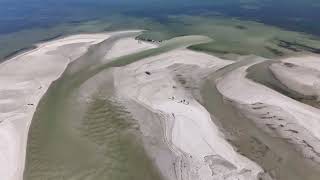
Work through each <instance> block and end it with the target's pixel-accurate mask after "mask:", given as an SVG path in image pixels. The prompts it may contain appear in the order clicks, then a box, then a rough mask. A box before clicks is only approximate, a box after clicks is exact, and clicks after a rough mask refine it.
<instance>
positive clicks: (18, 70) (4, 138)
mask: <svg viewBox="0 0 320 180" xmlns="http://www.w3.org/2000/svg"><path fill="white" fill-rule="evenodd" d="M117 33H121V32H112V33H100V34H79V35H72V36H68V37H64V38H59V39H57V40H53V41H50V42H45V43H41V44H37V48H36V49H34V50H31V51H28V52H25V53H23V54H20V55H18V56H15V57H13V58H12V59H8V60H7V61H5V62H3V63H1V64H0V84H1V87H0V120H1V123H0V134H1V137H0V144H1V148H0V162H1V163H0V167H1V168H0V169H1V170H0V177H1V178H2V179H7V180H20V179H22V174H23V169H24V160H25V153H26V152H25V150H26V145H27V137H28V135H27V134H28V129H29V126H30V123H31V119H32V117H33V114H34V112H35V110H36V107H37V105H38V102H39V101H40V98H41V97H42V96H43V94H44V93H45V92H46V91H47V89H48V88H49V86H50V84H51V83H52V82H53V81H54V80H56V79H57V78H59V76H60V75H61V74H62V73H63V72H64V70H65V68H66V67H67V65H68V64H69V63H70V62H72V61H73V60H75V59H77V58H78V57H80V56H81V55H82V54H84V53H85V52H86V51H87V49H88V48H89V47H90V46H91V45H93V44H97V43H100V42H102V41H103V40H105V39H107V38H109V37H110V36H112V35H113V34H117ZM124 41H125V43H126V45H128V46H130V45H131V47H133V48H131V49H129V52H130V53H132V52H137V51H139V50H142V49H145V48H147V47H149V46H150V45H149V44H147V43H140V44H139V45H138V46H136V44H138V43H136V42H135V41H132V40H131V39H125V40H124ZM115 48H117V46H116V47H115ZM135 48H138V49H135ZM127 49H128V48H127ZM124 53H126V52H124ZM112 57H113V58H114V57H116V56H115V55H112Z"/></svg>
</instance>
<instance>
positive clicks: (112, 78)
mask: <svg viewBox="0 0 320 180" xmlns="http://www.w3.org/2000/svg"><path fill="white" fill-rule="evenodd" d="M139 32H140V31H139V30H136V31H119V32H110V33H100V34H80V35H72V36H68V37H63V38H59V39H56V40H52V41H49V42H45V43H41V44H37V48H36V49H33V50H31V51H28V52H25V53H23V54H20V55H17V56H15V57H13V58H11V59H8V60H7V61H5V62H3V63H2V64H0V84H1V86H0V120H1V123H0V177H3V178H4V179H8V180H21V179H23V172H24V165H25V156H26V148H27V137H28V131H29V127H30V124H31V120H32V119H33V115H34V113H35V112H36V111H38V110H37V108H41V107H43V106H42V104H41V103H40V104H39V102H40V100H41V97H42V96H43V95H44V94H45V93H46V92H47V91H48V92H50V89H52V88H50V89H49V90H48V88H49V87H50V85H51V83H52V82H54V81H56V80H57V79H58V80H57V81H59V77H61V78H60V79H63V77H64V78H65V79H63V80H64V81H62V80H61V81H59V82H60V83H61V84H59V86H58V87H56V88H57V89H58V90H59V87H60V86H61V87H63V88H65V86H68V85H69V83H70V82H71V84H72V83H73V81H77V82H79V84H76V85H75V88H74V87H71V85H70V87H68V88H69V89H68V90H69V91H70V92H68V93H69V94H68V97H67V96H66V97H64V94H62V96H61V97H56V98H57V99H59V98H60V99H59V100H62V101H63V100H64V98H66V99H67V100H68V103H70V104H71V105H74V104H73V103H81V104H78V105H77V106H79V107H71V108H69V107H68V105H69V104H68V103H65V104H67V105H66V106H65V107H67V108H69V109H68V110H69V111H70V112H71V114H75V113H74V112H76V110H78V111H80V110H81V111H83V112H79V113H78V114H76V115H72V116H70V114H68V113H70V112H68V110H66V112H61V117H62V118H66V117H67V118H70V119H71V120H70V122H67V121H66V122H64V121H63V120H64V119H63V120H60V121H61V122H55V123H56V124H54V123H53V124H52V126H55V125H56V126H55V128H61V127H63V125H64V124H63V123H65V125H66V129H65V131H63V130H61V131H57V132H59V133H61V137H63V135H65V137H68V138H70V137H71V138H70V139H68V140H67V141H69V140H70V141H72V140H73V141H75V142H74V144H71V145H70V146H72V145H77V146H75V147H71V148H76V147H78V145H79V144H80V145H79V147H81V148H83V149H81V150H80V149H79V152H80V151H81V153H83V154H86V153H87V154H91V155H93V154H94V155H97V156H95V158H101V157H105V154H106V153H105V152H103V150H104V149H103V148H105V147H108V146H109V144H107V145H106V146H105V144H104V143H105V142H100V141H105V140H106V137H107V138H109V137H110V138H112V137H114V136H116V135H115V134H112V133H110V132H114V129H113V126H112V125H111V124H101V123H102V122H103V120H102V119H103V118H106V119H107V120H110V119H112V118H115V117H114V116H115V115H114V114H113V113H115V112H113V111H118V109H119V108H114V107H113V103H115V102H116V103H117V104H118V105H119V107H121V108H120V110H119V111H120V112H124V111H126V113H127V114H130V118H133V119H134V123H136V124H135V125H134V126H133V128H132V129H134V130H132V129H130V131H132V132H133V131H135V133H133V134H138V135H137V137H138V138H137V139H139V140H140V139H141V142H142V147H143V150H146V154H147V156H148V157H149V159H150V160H151V162H152V163H151V164H152V165H155V167H156V168H155V169H156V170H158V171H159V174H160V175H161V177H162V178H163V179H168V180H209V179H219V180H220V179H227V180H233V179H241V180H260V179H263V180H270V179H272V178H271V177H270V176H269V174H268V172H267V173H266V170H265V169H263V168H262V167H261V164H258V163H257V162H254V161H253V160H251V159H249V158H248V157H245V156H244V155H243V154H242V153H240V152H239V150H238V149H237V148H235V147H234V146H233V144H232V143H230V139H227V138H226V134H225V133H227V132H226V131H225V129H223V128H222V127H221V126H220V124H219V123H218V121H219V120H220V119H218V118H216V117H215V116H214V115H213V114H211V113H209V112H208V109H206V108H207V107H206V106H204V105H203V101H202V99H201V97H202V96H201V94H200V87H201V86H202V85H203V83H204V82H206V80H207V78H208V77H209V76H210V75H211V74H212V73H215V72H219V70H221V69H225V68H228V67H230V66H231V65H234V64H235V61H234V60H225V59H221V58H218V57H216V56H213V55H209V54H205V53H201V52H195V51H192V50H189V49H187V48H186V47H187V46H189V45H190V44H192V43H191V42H192V40H196V42H195V43H200V42H208V39H207V38H206V37H203V36H185V37H180V38H174V39H173V40H171V41H170V40H169V41H167V42H165V43H163V44H154V43H149V42H144V41H141V40H137V39H136V38H135V37H134V36H135V35H136V34H134V33H139ZM122 33H123V34H126V33H128V34H126V35H124V36H123V37H122V36H121V35H122ZM130 33H132V34H130ZM110 39H111V40H110ZM107 40H110V42H109V41H107ZM108 42H109V43H110V44H108ZM94 45H97V46H95V48H96V49H90V47H93V46H94ZM104 48H106V49H104ZM87 57H88V58H89V59H86V58H87ZM90 58H92V59H90ZM301 58H302V57H297V58H287V59H282V60H280V61H279V62H278V63H273V64H272V65H271V66H270V67H269V68H270V70H271V71H272V73H273V74H274V75H275V77H276V78H277V79H278V80H279V81H280V82H281V83H283V84H284V85H285V86H286V87H288V88H290V89H292V90H294V91H296V92H298V93H301V94H303V95H306V96H316V97H318V95H319V94H318V93H319V91H318V90H319V80H318V77H319V76H320V64H319V63H318V60H319V59H318V57H313V56H305V57H303V59H301ZM249 59H250V57H249ZM244 60H245V57H244V58H243V59H241V58H240V59H238V61H239V62H241V61H242V62H245V61H244ZM251 60H252V62H251V63H249V64H246V65H244V66H241V67H237V68H236V69H232V68H231V69H230V72H228V71H227V70H226V71H227V73H226V74H225V75H223V76H222V77H221V78H220V77H219V78H218V79H217V80H216V82H215V87H216V88H217V90H218V92H219V93H221V95H222V96H223V98H225V99H226V100H227V101H228V102H231V104H232V105H233V106H234V107H235V108H236V111H237V112H239V113H240V114H243V115H244V116H245V117H246V118H248V119H250V120H251V121H252V122H253V123H254V124H255V125H256V127H257V129H258V130H259V131H260V130H262V131H263V132H265V133H266V134H267V135H268V136H270V137H272V138H279V139H283V140H284V141H286V142H288V143H289V144H290V146H291V145H292V147H294V150H292V151H297V152H299V153H300V154H301V158H302V159H306V160H307V161H310V162H311V163H314V164H318V163H320V156H319V153H320V145H319V144H320V141H319V139H320V131H319V128H318V127H320V118H319V117H320V116H319V115H320V110H319V109H318V108H315V107H312V106H309V105H307V104H304V103H302V102H298V101H296V100H294V99H291V98H289V97H288V96H285V95H283V94H281V93H279V92H277V91H275V90H272V89H270V88H268V87H266V86H264V85H262V84H259V83H257V82H254V81H252V80H250V79H248V78H246V74H247V69H248V68H249V67H251V66H253V65H254V64H257V63H261V62H263V61H265V59H259V58H258V60H255V57H252V58H251ZM68 65H69V66H68ZM66 69H67V70H66ZM65 70H66V71H65ZM74 76H81V77H79V79H77V77H74ZM87 76H90V77H87ZM68 78H70V79H68ZM64 83H67V84H64ZM72 88H74V89H72ZM57 89H55V90H57ZM57 92H60V91H57ZM51 93H53V94H54V93H56V91H54V90H53V91H51ZM57 95H61V94H57ZM213 95H214V94H213ZM110 96H111V97H110ZM50 100H51V99H50V98H48V99H47V102H49V106H48V104H47V107H51V106H50V105H51V104H50V102H51V101H50ZM98 100H99V101H98ZM109 101H110V104H108V105H106V106H102V108H101V107H100V105H101V104H103V103H106V102H108V103H109ZM57 102H59V103H62V104H64V102H60V101H57ZM95 102H99V103H100V104H99V108H97V109H93V110H91V111H90V109H89V108H90V103H95ZM44 103H46V102H44ZM38 105H39V106H38ZM118 105H117V106H118ZM58 106H59V104H58ZM61 108H63V107H61ZM108 108H109V109H108ZM70 109H71V110H70ZM49 110H50V109H49ZM107 110H108V112H107V113H105V114H103V113H104V111H107ZM43 112H46V111H43ZM59 112H60V111H59ZM101 112H103V113H102V114H103V115H104V116H108V115H109V116H110V117H111V118H110V117H101ZM64 113H65V114H64ZM40 114H41V113H40ZM44 115H46V114H44ZM87 116H89V117H91V116H93V117H94V118H92V119H93V120H92V119H91V121H90V122H91V123H96V124H89V123H88V122H89V121H88V122H85V125H86V126H85V128H87V129H86V131H85V130H82V131H81V130H79V129H81V128H79V127H81V125H82V124H81V120H85V119H86V118H87ZM59 118H60V116H59ZM59 118H58V119H59ZM130 118H128V119H130ZM58 119H54V118H53V119H52V120H56V121H58ZM73 119H75V120H77V121H76V122H73V121H72V120H73ZM50 120H51V119H50ZM78 121H79V122H78ZM119 121H120V120H119ZM124 121H127V120H124ZM239 121H241V119H239ZM106 122H107V123H110V121H106ZM59 123H61V124H59ZM72 123H75V124H77V126H76V128H74V127H73V124H72ZM115 123H116V124H115V126H114V127H118V124H117V123H119V122H115ZM129 124H130V123H129ZM50 125H51V124H50ZM108 125H110V127H111V129H112V130H110V132H104V128H108V127H104V126H108ZM113 125H114V124H113ZM67 126H70V127H67ZM89 126H90V127H89ZM91 126H92V127H91ZM129 126H131V125H128V127H129ZM35 127H36V128H37V126H35ZM119 127H122V125H121V126H120V125H119ZM50 128H51V127H50ZM52 128H53V127H52ZM68 128H70V129H68ZM90 128H91V129H90ZM45 130H46V129H45ZM69 131H75V133H74V134H72V133H73V132H72V133H69ZM77 131H79V132H81V133H83V132H84V134H85V133H87V132H91V131H92V133H93V135H90V134H86V135H85V137H82V135H81V133H78V132H77ZM106 131H107V130H106ZM48 133H53V132H48ZM54 133H56V132H55V131H54ZM54 133H53V134H54ZM63 133H66V134H63ZM77 133H78V134H77ZM99 133H100V134H99ZM79 134H80V135H79ZM105 134H107V135H110V136H104V135H105ZM69 135H70V136H69ZM50 136H51V134H48V137H50ZM76 136H79V137H76ZM89 136H92V137H91V138H93V139H94V138H96V139H94V141H93V140H92V141H90V140H88V139H85V138H88V137H89ZM101 137H103V138H105V139H103V138H101ZM99 138H100V139H99ZM66 139H67V138H66ZM97 139H99V143H96V141H97ZM101 139H102V140H101ZM50 140H51V141H52V144H53V146H54V145H56V144H55V143H57V142H56V139H54V138H52V139H50ZM50 140H48V141H50ZM34 142H36V143H38V141H36V140H35V141H34ZM41 142H42V141H41ZM110 142H111V141H110ZM116 142H117V143H119V142H118V141H116ZM81 143H83V144H81ZM94 143H96V144H95V145H94ZM112 143H113V141H112ZM112 143H110V144H112ZM48 144H50V142H48ZM52 144H50V145H52ZM58 144H59V143H58ZM113 144H115V143H113ZM137 144H138V143H137ZM32 145H34V144H32ZM37 145H38V144H36V146H37ZM62 145H63V143H62ZM87 145H92V147H83V146H87ZM244 146H245V144H244ZM48 147H52V146H48ZM36 148H39V149H37V150H43V149H41V147H36ZM60 148H61V149H63V147H60ZM121 148H123V147H122V146H121ZM31 149H32V148H31ZM44 149H45V148H44ZM96 149H99V150H98V151H97V150H96ZM32 150H33V149H32ZM46 150H47V149H46ZM59 150H60V149H59ZM72 150H73V149H72ZM82 150H83V152H82ZM276 150H278V153H279V154H282V155H284V154H283V152H282V151H281V150H279V149H276ZM116 151H117V149H116ZM48 152H51V151H48ZM72 152H73V151H71V150H70V152H69V153H71V154H72ZM125 152H126V150H125ZM143 152H144V151H143ZM99 153H101V154H103V156H102V155H101V156H100V154H99ZM116 153H117V152H116ZM79 154H80V153H79ZM124 154H125V155H127V154H126V153H124ZM128 154H130V153H128ZM81 155H82V154H80V156H81ZM117 155H118V154H117ZM119 156H122V154H120V155H119ZM284 156H285V155H284ZM34 157H37V158H40V159H41V158H42V157H41V156H39V157H38V156H34ZM128 157H131V156H128ZM139 157H140V156H139ZM86 158H88V159H90V157H86ZM71 159H72V158H71ZM93 159H94V158H93ZM146 159H148V158H146ZM283 159H285V160H286V158H285V157H283ZM41 160H42V159H41ZM91 160H92V159H90V163H91ZM103 160H104V159H103ZM36 161H37V159H36ZM84 161H86V159H85V160H84ZM93 161H94V160H93ZM93 161H92V162H93ZM79 162H82V161H79ZM103 162H104V161H103ZM288 162H290V161H289V160H288ZM292 162H294V161H292ZM296 162H299V161H296ZM36 163H38V162H36ZM45 163H47V162H45ZM50 163H51V162H48V164H49V165H48V164H46V165H48V167H50V168H52V167H54V168H55V164H54V163H53V165H52V164H50ZM90 163H89V165H88V166H90V167H91V164H90ZM134 163H135V162H134ZM97 164H98V165H100V164H99V163H97ZM86 165H87V164H85V163H84V165H83V167H86ZM98 165H97V166H98ZM70 166H73V165H70ZM83 167H82V166H81V168H83ZM98 167H99V166H98ZM50 168H48V169H49V170H50ZM81 168H79V169H81ZM103 168H107V169H109V167H108V166H106V167H103ZM103 168H102V169H100V167H99V168H98V170H96V169H94V170H91V169H90V170H88V172H85V171H86V170H87V169H85V171H84V172H82V171H81V173H79V174H77V173H76V174H72V173H73V172H72V173H69V172H68V170H69V169H67V168H65V171H66V172H63V173H66V174H67V175H68V176H67V177H70V178H71V177H72V178H77V177H78V178H80V177H87V178H89V179H90V178H91V179H92V178H97V177H99V178H102V179H103V177H105V176H106V174H103V173H104V171H105V169H103ZM71 169H72V168H71ZM79 169H76V170H79ZM29 170H30V169H29ZM54 170H55V169H54ZM72 170H74V169H72ZM33 171H34V170H33V169H31V170H30V172H29V173H30V177H32V175H33V173H34V172H33ZM52 171H53V170H52ZM70 171H71V170H70ZM91 171H93V172H94V173H92V172H91ZM96 171H97V172H99V173H96ZM120 172H121V171H120ZM41 173H47V172H46V171H43V172H41ZM55 173H56V172H55ZM68 173H69V174H68ZM95 173H96V174H95ZM299 173H300V172H299ZM44 175H46V174H44ZM151 175H152V173H151ZM63 177H64V176H63ZM37 178H41V176H38V177H37ZM273 178H274V177H273ZM312 178H314V177H311V178H310V179H312ZM274 179H276V178H274ZM312 180H313V179H312Z"/></svg>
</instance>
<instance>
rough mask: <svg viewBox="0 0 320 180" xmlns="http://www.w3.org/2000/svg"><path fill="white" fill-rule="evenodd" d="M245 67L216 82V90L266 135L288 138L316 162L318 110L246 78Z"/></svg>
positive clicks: (318, 144)
mask: <svg viewBox="0 0 320 180" xmlns="http://www.w3.org/2000/svg"><path fill="white" fill-rule="evenodd" d="M249 66H250V65H249ZM249 66H244V67H241V68H239V69H237V70H234V71H233V72H230V73H229V74H227V75H226V76H225V77H224V78H222V79H221V80H219V81H218V84H217V88H218V90H219V91H220V92H221V93H222V94H223V96H224V97H226V98H228V99H230V100H232V101H234V104H236V106H238V108H240V109H241V110H242V112H243V113H244V114H245V115H246V116H248V117H249V118H251V119H253V120H255V122H256V123H257V124H258V125H259V126H260V127H261V128H262V129H264V130H265V131H266V132H268V133H270V134H271V135H272V136H275V137H281V138H285V139H289V142H290V143H293V144H295V145H296V147H297V149H298V150H299V151H301V153H302V154H303V155H304V156H305V157H306V158H309V159H311V160H314V161H317V162H320V157H319V155H318V154H319V152H320V141H319V139H320V130H319V127H320V110H319V109H317V108H314V107H312V106H309V105H306V104H303V103H300V102H298V101H295V100H293V99H291V98H289V97H287V96H285V95H282V94H280V93H278V92H276V91H274V90H272V89H270V88H268V87H266V86H263V85H261V84H258V83H255V82H253V81H251V80H249V79H247V78H246V77H245V75H246V69H247V68H248V67H249ZM244 92H245V93H244Z"/></svg>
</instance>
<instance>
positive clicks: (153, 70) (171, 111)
mask: <svg viewBox="0 0 320 180" xmlns="http://www.w3.org/2000/svg"><path fill="white" fill-rule="evenodd" d="M230 63H231V62H230V61H226V60H222V59H219V58H217V57H214V56H210V55H207V54H203V53H198V52H193V51H190V50H185V49H178V50H174V51H171V52H168V53H164V54H161V55H158V56H154V57H150V58H146V59H143V60H140V61H138V62H135V63H132V64H130V65H127V66H125V67H121V68H116V69H115V71H114V79H115V87H116V89H117V92H118V95H119V96H121V97H122V98H127V99H130V100H133V101H135V102H137V103H139V104H141V105H142V106H144V107H146V108H148V109H150V111H152V112H154V113H157V114H159V115H161V117H163V118H164V127H163V128H164V129H165V135H164V136H165V137H164V138H165V140H166V142H167V144H168V146H169V147H170V149H171V150H172V151H173V152H174V153H175V154H176V155H177V156H178V157H179V158H178V159H177V160H176V161H175V162H174V163H173V164H174V168H175V174H176V177H171V179H178V180H197V179H198V180H209V179H230V180H231V179H241V180H251V179H258V178H257V176H258V174H259V173H260V172H262V169H261V168H260V167H259V166H258V165H257V164H255V163H253V162H252V161H250V160H249V159H247V158H245V157H244V156H241V155H240V154H238V153H237V152H235V151H234V149H233V148H232V146H231V145H230V144H229V143H228V142H227V141H226V140H225V139H224V137H223V134H222V133H221V132H220V131H219V129H218V127H217V126H216V125H215V124H214V123H213V121H212V120H211V117H210V114H209V113H208V112H207V110H206V109H205V108H204V107H203V106H202V105H200V104H199V103H198V102H197V101H196V100H195V99H194V98H193V96H192V95H191V94H190V93H188V91H186V90H185V88H183V87H181V84H179V83H178V82H177V81H176V80H175V79H174V77H173V74H174V72H175V71H176V70H177V69H175V67H181V66H182V65H194V66H195V68H196V67H197V68H200V70H201V68H203V69H206V68H211V70H212V71H214V70H217V69H219V68H222V67H224V66H225V65H227V64H230ZM190 73H192V72H190ZM154 159H155V161H156V163H157V162H158V161H159V162H160V161H161V160H159V159H157V157H154Z"/></svg>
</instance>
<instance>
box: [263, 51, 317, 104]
mask: <svg viewBox="0 0 320 180" xmlns="http://www.w3.org/2000/svg"><path fill="white" fill-rule="evenodd" d="M281 62H282V63H279V64H278V63H274V64H272V65H271V66H270V67H269V68H270V70H271V71H272V73H273V74H274V75H275V77H276V78H277V79H278V80H279V81H280V82H281V83H282V84H284V85H285V86H287V87H288V88H290V89H292V90H294V91H296V92H298V93H300V94H302V95H305V96H315V97H317V98H319V96H320V57H316V56H304V57H295V58H286V59H282V60H281Z"/></svg>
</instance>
